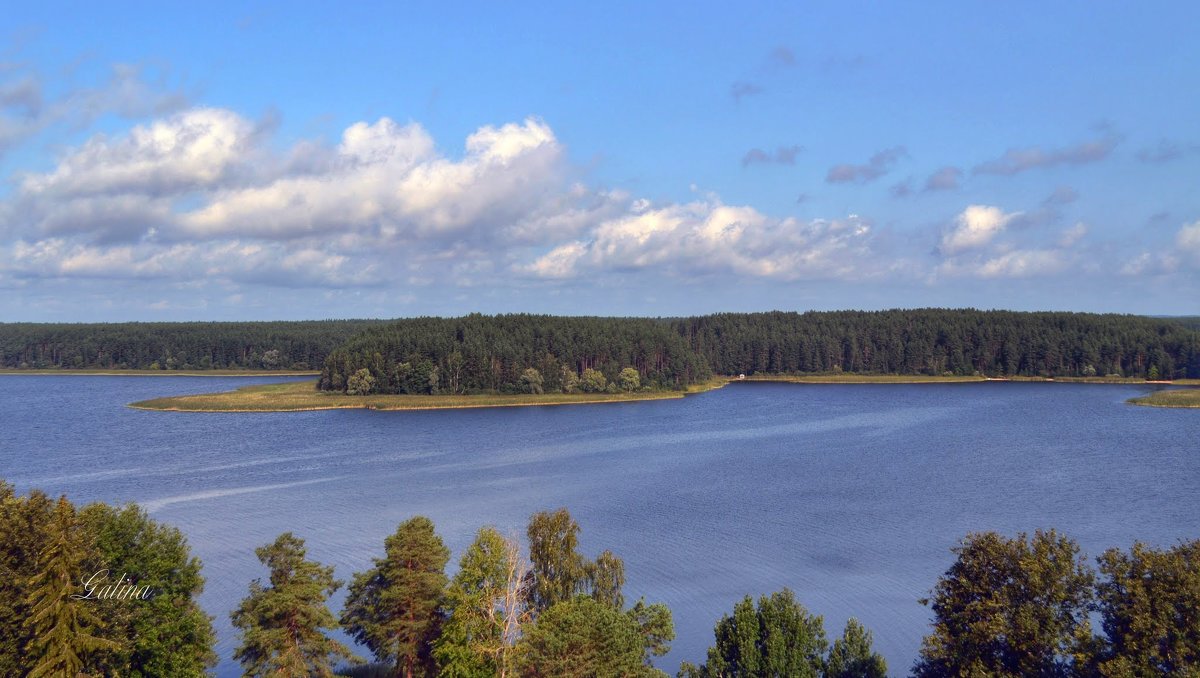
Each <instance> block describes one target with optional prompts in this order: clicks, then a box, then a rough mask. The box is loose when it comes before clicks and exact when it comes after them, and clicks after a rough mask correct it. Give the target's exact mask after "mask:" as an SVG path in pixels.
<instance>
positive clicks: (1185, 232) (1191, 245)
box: [1175, 221, 1200, 263]
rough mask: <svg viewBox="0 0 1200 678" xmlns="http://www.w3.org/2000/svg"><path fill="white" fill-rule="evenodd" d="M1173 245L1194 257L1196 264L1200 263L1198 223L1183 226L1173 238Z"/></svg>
mask: <svg viewBox="0 0 1200 678" xmlns="http://www.w3.org/2000/svg"><path fill="white" fill-rule="evenodd" d="M1175 244H1177V245H1178V246H1179V249H1181V250H1183V251H1184V252H1188V253H1190V254H1192V255H1193V256H1195V257H1196V261H1197V263H1200V221H1195V222H1192V223H1190V224H1184V225H1183V227H1182V228H1180V229H1179V233H1178V234H1177V235H1176V236H1175Z"/></svg>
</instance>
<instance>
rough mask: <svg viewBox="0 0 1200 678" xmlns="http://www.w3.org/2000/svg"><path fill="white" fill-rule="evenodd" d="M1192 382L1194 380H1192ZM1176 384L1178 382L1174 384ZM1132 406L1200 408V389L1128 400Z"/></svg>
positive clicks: (1182, 390)
mask: <svg viewBox="0 0 1200 678" xmlns="http://www.w3.org/2000/svg"><path fill="white" fill-rule="evenodd" d="M1192 381H1194V380H1192ZM1176 383H1178V382H1176ZM1129 402H1131V403H1133V404H1134V405H1146V406H1148V407H1198V408H1200V388H1182V389H1172V390H1169V391H1155V392H1154V393H1151V394H1150V395H1145V396H1141V397H1140V398H1130V399H1129Z"/></svg>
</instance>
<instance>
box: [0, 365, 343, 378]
mask: <svg viewBox="0 0 1200 678" xmlns="http://www.w3.org/2000/svg"><path fill="white" fill-rule="evenodd" d="M6 374H9V375H20V374H35V375H48V374H52V375H55V376H76V377H312V376H316V375H319V374H321V372H320V371H318V370H305V371H299V370H105V369H80V370H66V369H46V370H32V369H30V370H18V369H12V368H7V367H5V368H0V376H4V375H6Z"/></svg>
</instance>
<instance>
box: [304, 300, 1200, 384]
mask: <svg viewBox="0 0 1200 678" xmlns="http://www.w3.org/2000/svg"><path fill="white" fill-rule="evenodd" d="M629 368H632V369H635V370H637V372H638V376H639V379H640V384H641V387H643V388H675V389H681V388H685V387H686V386H688V385H689V384H692V383H695V382H697V381H702V380H704V379H706V378H708V377H709V376H710V375H712V374H718V375H737V374H746V375H753V374H756V373H758V374H761V373H767V374H802V373H836V372H842V373H866V374H901V375H982V376H990V377H1004V376H1042V377H1061V376H1070V377H1096V376H1100V377H1104V376H1120V377H1135V378H1146V379H1176V378H1184V377H1191V378H1196V377H1200V332H1198V331H1197V330H1196V329H1193V328H1189V327H1185V326H1184V325H1183V324H1181V323H1179V322H1177V321H1174V320H1170V319H1152V318H1146V317H1141V316H1132V315H1100V314H1088V313H1018V312H1010V311H977V310H973V309H961V310H944V309H916V310H893V311H870V312H867V311H832V312H810V313H785V312H772V313H721V314H716V315H708V316H700V317H695V318H677V319H645V318H591V317H556V316H538V315H500V316H482V315H471V316H467V317H464V318H418V319H412V320H398V321H395V322H392V323H389V324H385V325H379V326H375V327H371V328H369V329H367V330H365V331H364V332H362V333H361V334H359V335H358V336H356V337H354V338H353V339H351V340H350V341H348V342H347V343H346V344H345V345H344V346H341V347H339V348H338V349H336V350H335V351H334V352H333V353H331V354H330V356H329V357H328V358H327V359H326V361H325V364H324V369H323V371H322V374H321V380H320V383H319V386H318V388H320V389H323V390H330V391H344V392H352V393H439V392H440V393H473V392H481V391H489V392H513V393H515V392H529V390H530V388H531V386H530V384H531V382H536V383H537V387H538V388H543V389H545V390H547V391H557V390H562V391H564V392H570V390H571V389H575V388H582V385H583V384H586V381H585V382H580V380H581V379H582V378H583V377H584V376H592V377H594V378H598V377H601V376H602V377H603V380H602V381H603V382H604V383H606V384H609V385H612V384H616V383H618V382H619V379H620V375H621V371H622V370H625V369H629ZM363 370H365V371H363ZM589 370H591V371H592V373H591V374H589V372H588V371H589ZM595 373H598V374H595ZM356 374H358V375H359V376H358V379H357V380H356V381H355V383H352V379H353V378H354V376H355V375H356ZM614 388H615V387H614Z"/></svg>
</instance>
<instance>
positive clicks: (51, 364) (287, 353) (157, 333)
mask: <svg viewBox="0 0 1200 678" xmlns="http://www.w3.org/2000/svg"><path fill="white" fill-rule="evenodd" d="M380 322H382V321H378V320H303V321H295V322H284V321H280V322H181V323H61V324H60V323H0V367H5V368H18V369H48V368H81V369H142V370H146V369H163V370H208V369H254V370H258V369H268V370H274V369H294V370H309V369H320V367H321V365H323V364H324V362H325V357H326V356H328V355H329V353H330V352H331V351H332V350H333V349H334V348H336V347H338V346H340V345H341V344H343V343H345V342H346V340H347V339H349V338H350V337H352V336H354V335H355V334H356V333H358V332H360V331H362V330H363V329H365V328H367V327H370V326H371V325H374V324H378V323H380Z"/></svg>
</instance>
